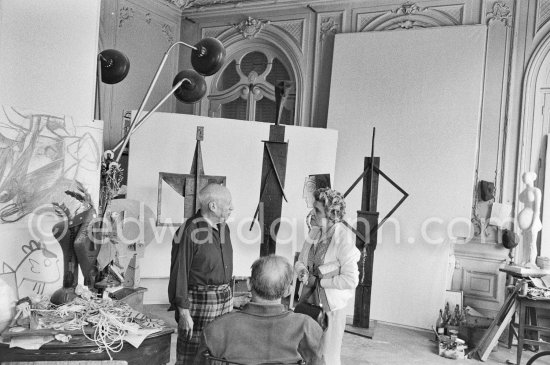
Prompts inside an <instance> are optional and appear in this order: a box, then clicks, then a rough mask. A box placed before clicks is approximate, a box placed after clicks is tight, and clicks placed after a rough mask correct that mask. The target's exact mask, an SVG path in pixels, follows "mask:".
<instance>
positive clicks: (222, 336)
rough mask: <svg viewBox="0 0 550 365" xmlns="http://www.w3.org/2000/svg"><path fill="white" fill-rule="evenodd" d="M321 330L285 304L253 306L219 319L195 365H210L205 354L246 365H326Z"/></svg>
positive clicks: (206, 331) (203, 338)
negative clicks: (267, 364)
mask: <svg viewBox="0 0 550 365" xmlns="http://www.w3.org/2000/svg"><path fill="white" fill-rule="evenodd" d="M322 334H323V331H322V329H321V326H319V324H318V323H317V322H315V321H314V320H313V319H312V318H310V317H309V316H306V315H304V314H300V313H294V312H292V311H289V310H286V309H285V307H284V306H283V305H282V304H263V303H255V302H250V303H248V304H247V305H246V306H244V308H243V310H242V311H235V312H231V313H227V314H224V315H223V316H221V317H218V318H216V319H215V320H214V321H212V322H211V323H210V324H208V326H207V327H206V328H205V329H204V331H203V333H202V336H201V343H200V346H199V350H198V352H197V357H196V360H195V364H197V365H203V364H207V362H205V360H204V359H203V356H202V354H203V353H204V352H205V351H209V352H210V354H211V355H212V356H215V357H219V358H224V359H226V360H230V361H235V362H239V363H243V364H258V363H262V362H269V361H275V360H277V361H280V362H285V363H286V362H289V363H290V362H292V361H297V360H300V359H303V360H305V361H306V363H307V364H308V365H325V362H324V360H323V358H322V354H321V351H320V345H321V336H322Z"/></svg>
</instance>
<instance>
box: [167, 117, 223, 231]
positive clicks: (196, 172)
mask: <svg viewBox="0 0 550 365" xmlns="http://www.w3.org/2000/svg"><path fill="white" fill-rule="evenodd" d="M196 139H197V144H196V146H195V154H194V155H193V163H192V165H191V172H190V173H189V174H174V173H169V172H159V185H158V204H157V225H164V224H165V223H164V222H162V221H161V220H160V217H161V204H162V201H161V200H162V184H163V181H164V182H166V183H167V184H168V185H170V186H171V187H172V188H173V189H174V190H175V191H176V192H178V193H179V194H180V195H182V196H183V197H184V199H185V200H184V215H183V217H184V218H189V217H191V216H193V214H195V213H196V211H197V210H198V208H199V191H201V189H202V188H204V187H205V186H206V185H208V184H210V183H217V184H222V185H225V176H214V175H206V174H205V173H204V165H203V163H202V151H201V141H202V140H203V139H204V127H197V137H196Z"/></svg>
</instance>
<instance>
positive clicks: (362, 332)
mask: <svg viewBox="0 0 550 365" xmlns="http://www.w3.org/2000/svg"><path fill="white" fill-rule="evenodd" d="M375 329H376V321H373V320H371V321H370V322H369V328H362V327H355V326H354V325H353V324H351V323H347V324H346V329H345V330H344V332H347V333H351V334H352V335H356V336H361V337H366V338H370V339H372V338H373V337H374V331H375Z"/></svg>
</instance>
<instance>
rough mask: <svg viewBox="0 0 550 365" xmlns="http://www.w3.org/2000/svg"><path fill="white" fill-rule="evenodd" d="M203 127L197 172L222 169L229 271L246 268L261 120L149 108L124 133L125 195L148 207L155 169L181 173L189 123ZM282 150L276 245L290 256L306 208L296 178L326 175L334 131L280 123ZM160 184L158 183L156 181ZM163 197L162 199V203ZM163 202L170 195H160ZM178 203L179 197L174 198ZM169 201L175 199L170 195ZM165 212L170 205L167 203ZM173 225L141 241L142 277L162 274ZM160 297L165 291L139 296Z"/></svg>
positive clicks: (153, 202)
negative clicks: (229, 209)
mask: <svg viewBox="0 0 550 365" xmlns="http://www.w3.org/2000/svg"><path fill="white" fill-rule="evenodd" d="M197 126H203V127H204V141H203V142H201V148H202V157H203V163H204V172H205V173H206V174H207V175H220V176H225V177H226V179H227V180H226V185H227V187H228V188H229V189H230V190H231V193H232V196H233V204H234V206H235V210H234V211H233V214H232V216H231V219H230V220H229V225H230V228H231V232H232V237H231V238H232V242H233V248H234V274H235V275H238V276H245V275H249V274H250V266H251V264H252V262H253V261H254V260H255V259H256V258H257V257H258V256H259V253H260V241H261V236H260V228H259V225H258V223H255V224H254V226H253V229H252V231H249V227H250V223H251V219H252V217H253V216H254V212H255V210H256V206H257V204H258V201H259V196H260V184H261V181H260V179H261V173H262V160H263V150H264V143H263V142H262V141H264V140H268V139H269V127H270V125H269V124H266V123H258V122H247V121H242V120H230V119H221V118H208V117H199V116H193V115H185V114H169V113H155V114H154V115H153V116H152V117H151V119H150V120H148V121H147V122H146V123H145V124H144V125H143V126H142V127H141V128H140V129H138V131H137V132H136V133H135V134H134V135H133V136H132V139H131V142H130V145H131V153H130V161H129V171H128V198H130V199H138V200H141V201H143V202H144V203H145V204H146V205H148V206H150V207H152V208H153V210H154V211H155V212H156V207H157V199H158V197H157V193H158V190H157V188H158V173H159V172H170V173H180V174H189V173H190V169H191V164H192V160H193V153H194V151H195V145H196V139H195V136H196V128H197ZM285 141H288V143H289V144H288V156H287V168H286V178H285V194H286V196H287V198H288V202H284V201H283V207H282V217H283V219H282V224H281V228H280V231H279V235H278V244H277V253H278V254H281V255H284V256H285V257H287V258H288V259H289V260H291V262H292V260H293V259H294V252H296V251H297V250H298V249H299V248H300V247H301V246H302V243H303V240H304V232H305V223H304V218H305V216H306V215H307V213H308V209H307V207H306V204H305V201H304V200H303V198H302V196H303V184H304V179H305V177H306V176H307V175H309V174H319V173H328V174H331V176H334V164H335V159H336V143H337V132H336V131H334V130H326V129H315V128H305V127H296V126H286V129H285ZM163 189H164V187H163ZM164 203H165V202H164V201H163V205H164ZM166 203H167V204H170V202H166ZM180 203H181V201H180ZM174 204H179V203H178V202H177V201H176V202H175V203H174ZM172 209H173V210H172V212H175V211H177V207H172ZM175 229H176V227H167V226H163V227H157V239H156V242H154V243H152V244H151V245H149V246H148V247H147V248H146V253H145V258H144V259H143V261H142V267H141V270H142V271H141V274H142V276H143V277H147V278H151V277H156V278H159V277H160V278H167V277H168V275H169V269H170V249H171V241H172V237H173V234H174V231H175ZM146 299H147V300H148V301H149V302H153V301H157V302H163V301H166V299H167V298H165V297H162V298H146Z"/></svg>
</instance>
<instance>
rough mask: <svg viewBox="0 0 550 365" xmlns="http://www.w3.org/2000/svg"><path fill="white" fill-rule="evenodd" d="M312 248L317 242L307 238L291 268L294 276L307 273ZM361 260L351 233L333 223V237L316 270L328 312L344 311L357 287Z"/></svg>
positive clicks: (347, 229)
mask: <svg viewBox="0 0 550 365" xmlns="http://www.w3.org/2000/svg"><path fill="white" fill-rule="evenodd" d="M314 229H315V228H314ZM310 233H311V232H310ZM311 236H312V234H310V237H311ZM312 244H316V242H315V241H314V240H312V239H310V238H308V239H306V242H304V246H303V247H302V251H301V252H300V255H299V257H298V261H297V262H296V264H295V265H294V270H295V272H296V274H298V273H299V272H300V271H301V270H303V269H306V270H307V259H308V254H309V251H310V248H311V245H312ZM360 257H361V253H360V252H359V250H358V249H357V247H355V235H354V234H353V232H351V230H350V229H349V228H347V227H346V226H345V225H344V224H343V223H341V222H338V223H335V226H334V234H333V236H332V240H331V242H330V244H329V246H328V249H327V253H326V255H325V259H324V261H323V265H321V266H319V271H320V272H321V276H320V277H321V280H320V283H321V287H322V288H324V289H325V293H326V295H327V301H328V304H329V306H330V310H331V311H333V310H338V309H342V308H345V307H346V305H347V303H348V300H349V299H350V298H351V297H353V294H354V291H355V287H357V284H358V283H359V269H358V267H357V262H358V261H359V258H360Z"/></svg>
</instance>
